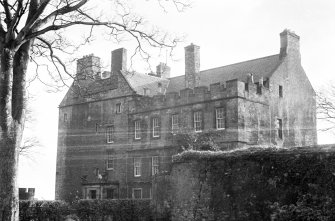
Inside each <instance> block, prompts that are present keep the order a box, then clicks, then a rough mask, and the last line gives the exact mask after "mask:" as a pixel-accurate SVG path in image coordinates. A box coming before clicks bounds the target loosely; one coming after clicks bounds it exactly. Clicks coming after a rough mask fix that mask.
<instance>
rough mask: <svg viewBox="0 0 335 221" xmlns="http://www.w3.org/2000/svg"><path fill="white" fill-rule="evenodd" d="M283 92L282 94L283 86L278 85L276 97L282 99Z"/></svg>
mask: <svg viewBox="0 0 335 221" xmlns="http://www.w3.org/2000/svg"><path fill="white" fill-rule="evenodd" d="M283 92H284V91H283V86H282V85H279V87H278V95H279V97H280V98H282V97H283V95H284V93H283Z"/></svg>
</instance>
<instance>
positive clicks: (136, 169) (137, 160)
mask: <svg viewBox="0 0 335 221" xmlns="http://www.w3.org/2000/svg"><path fill="white" fill-rule="evenodd" d="M134 176H135V177H139V176H141V158H134Z"/></svg>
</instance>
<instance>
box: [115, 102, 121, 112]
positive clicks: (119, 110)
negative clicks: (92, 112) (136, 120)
mask: <svg viewBox="0 0 335 221" xmlns="http://www.w3.org/2000/svg"><path fill="white" fill-rule="evenodd" d="M115 108H116V113H117V114H119V113H121V103H117V104H116V106H115Z"/></svg>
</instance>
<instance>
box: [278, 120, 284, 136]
mask: <svg viewBox="0 0 335 221" xmlns="http://www.w3.org/2000/svg"><path fill="white" fill-rule="evenodd" d="M277 131H278V138H279V139H283V121H282V119H277Z"/></svg>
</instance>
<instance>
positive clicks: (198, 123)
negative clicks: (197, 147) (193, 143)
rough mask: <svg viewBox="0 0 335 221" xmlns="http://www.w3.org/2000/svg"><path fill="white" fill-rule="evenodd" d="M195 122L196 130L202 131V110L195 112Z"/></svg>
mask: <svg viewBox="0 0 335 221" xmlns="http://www.w3.org/2000/svg"><path fill="white" fill-rule="evenodd" d="M193 122H194V125H193V126H194V130H195V132H201V131H202V112H201V111H196V112H194V113H193Z"/></svg>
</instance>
